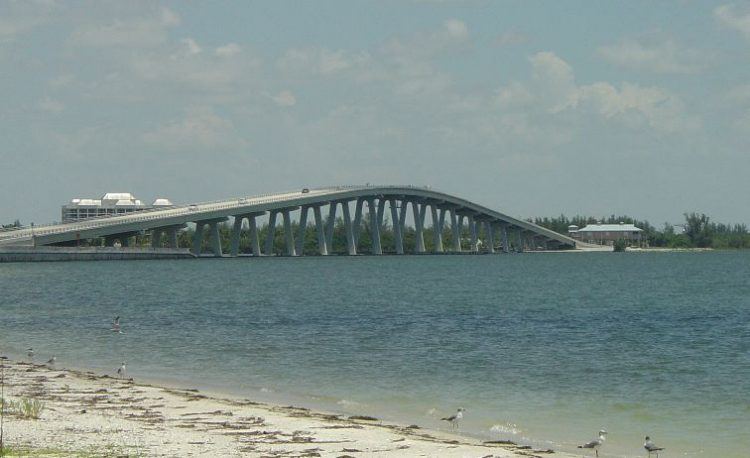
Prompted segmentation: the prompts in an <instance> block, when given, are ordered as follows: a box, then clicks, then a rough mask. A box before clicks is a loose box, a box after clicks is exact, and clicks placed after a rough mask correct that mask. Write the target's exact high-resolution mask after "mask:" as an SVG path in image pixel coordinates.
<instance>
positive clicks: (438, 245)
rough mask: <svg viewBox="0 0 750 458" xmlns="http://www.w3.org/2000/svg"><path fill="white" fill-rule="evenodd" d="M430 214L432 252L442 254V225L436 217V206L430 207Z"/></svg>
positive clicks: (437, 216) (438, 217)
mask: <svg viewBox="0 0 750 458" xmlns="http://www.w3.org/2000/svg"><path fill="white" fill-rule="evenodd" d="M430 210H431V212H432V243H433V245H434V247H433V250H434V251H435V253H442V252H443V224H442V222H441V218H440V216H439V215H438V208H437V205H436V204H432V205H430Z"/></svg>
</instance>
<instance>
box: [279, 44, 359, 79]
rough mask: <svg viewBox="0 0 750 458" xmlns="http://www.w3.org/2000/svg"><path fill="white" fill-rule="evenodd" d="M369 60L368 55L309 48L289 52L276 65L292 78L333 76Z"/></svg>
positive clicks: (294, 49)
mask: <svg viewBox="0 0 750 458" xmlns="http://www.w3.org/2000/svg"><path fill="white" fill-rule="evenodd" d="M367 60H368V55H367V54H350V53H347V52H345V51H342V50H338V51H333V50H330V49H327V48H321V47H308V48H293V49H289V50H287V51H286V52H285V53H284V55H283V56H282V57H281V58H280V59H279V60H278V61H277V62H276V65H277V67H278V69H279V70H281V72H283V73H284V74H286V75H287V76H291V77H300V76H301V77H305V76H307V75H315V76H331V75H336V74H339V73H342V72H344V71H345V70H348V69H350V68H352V67H354V66H358V65H361V64H363V63H364V62H366V61H367Z"/></svg>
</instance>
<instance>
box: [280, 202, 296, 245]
mask: <svg viewBox="0 0 750 458" xmlns="http://www.w3.org/2000/svg"><path fill="white" fill-rule="evenodd" d="M282 216H283V218H284V239H285V242H286V243H285V245H286V255H287V256H297V252H296V250H295V249H294V233H293V232H292V216H291V215H290V211H289V210H283V211H282Z"/></svg>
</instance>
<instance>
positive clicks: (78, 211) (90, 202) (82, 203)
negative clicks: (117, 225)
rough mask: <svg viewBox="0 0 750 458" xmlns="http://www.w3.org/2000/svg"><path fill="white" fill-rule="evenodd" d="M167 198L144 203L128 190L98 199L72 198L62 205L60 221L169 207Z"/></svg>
mask: <svg viewBox="0 0 750 458" xmlns="http://www.w3.org/2000/svg"><path fill="white" fill-rule="evenodd" d="M171 206H172V202H170V201H169V199H164V198H159V199H156V200H155V201H154V203H153V204H151V205H146V204H144V203H143V202H141V200H139V199H136V198H135V196H134V195H133V194H131V193H129V192H108V193H106V194H104V195H103V196H102V197H101V198H100V199H73V200H71V201H70V203H69V204H67V205H63V206H62V222H63V223H69V222H73V221H81V220H84V219H89V218H97V217H102V216H115V215H124V214H127V213H132V212H137V211H143V210H149V209H152V208H159V207H171Z"/></svg>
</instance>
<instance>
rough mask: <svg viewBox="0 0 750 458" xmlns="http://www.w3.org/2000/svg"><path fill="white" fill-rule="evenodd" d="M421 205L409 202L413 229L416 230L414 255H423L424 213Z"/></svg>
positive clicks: (414, 201)
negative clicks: (412, 217)
mask: <svg viewBox="0 0 750 458" xmlns="http://www.w3.org/2000/svg"><path fill="white" fill-rule="evenodd" d="M423 207H424V205H423V204H421V205H420V204H419V203H418V202H417V201H416V200H413V201H412V202H411V210H412V215H413V216H414V229H416V246H415V247H414V251H415V252H416V253H424V219H423V218H422V216H423V215H424V212H423V211H422V208H423Z"/></svg>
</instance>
